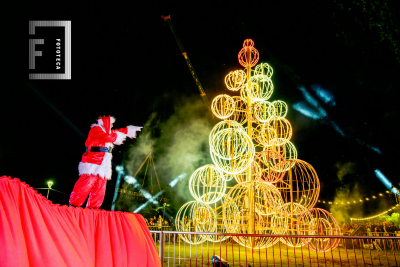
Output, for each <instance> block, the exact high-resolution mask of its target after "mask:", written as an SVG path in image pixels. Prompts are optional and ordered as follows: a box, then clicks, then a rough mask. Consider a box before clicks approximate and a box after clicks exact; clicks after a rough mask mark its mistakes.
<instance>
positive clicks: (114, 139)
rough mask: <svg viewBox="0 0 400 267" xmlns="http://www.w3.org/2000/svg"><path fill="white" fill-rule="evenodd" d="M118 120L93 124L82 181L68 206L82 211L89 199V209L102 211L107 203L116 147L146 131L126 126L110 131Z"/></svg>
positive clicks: (103, 118)
mask: <svg viewBox="0 0 400 267" xmlns="http://www.w3.org/2000/svg"><path fill="white" fill-rule="evenodd" d="M114 122H115V118H114V117H111V116H106V117H99V119H98V121H97V124H92V125H91V126H90V127H91V129H90V131H89V136H88V138H87V140H86V143H85V146H86V152H85V153H83V156H82V161H81V162H80V163H79V167H78V168H79V179H78V181H77V182H76V183H75V186H74V190H73V191H72V193H71V196H70V198H69V204H70V205H72V206H75V207H80V206H82V205H83V203H84V202H85V200H86V198H87V196H88V195H89V198H88V200H87V203H86V208H99V207H100V206H101V204H102V203H103V200H104V194H105V192H106V184H107V180H111V173H112V169H111V159H112V154H111V152H112V149H113V147H114V145H121V144H122V142H123V141H125V138H126V137H130V138H135V137H136V132H137V131H140V130H141V129H142V128H143V127H137V126H131V125H130V126H127V127H125V128H122V129H116V130H111V128H112V127H113V123H114Z"/></svg>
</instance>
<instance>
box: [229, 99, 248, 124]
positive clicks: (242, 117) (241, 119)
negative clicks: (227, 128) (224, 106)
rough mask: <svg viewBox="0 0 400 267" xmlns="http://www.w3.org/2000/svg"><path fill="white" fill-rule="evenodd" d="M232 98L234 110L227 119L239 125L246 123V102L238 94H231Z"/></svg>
mask: <svg viewBox="0 0 400 267" xmlns="http://www.w3.org/2000/svg"><path fill="white" fill-rule="evenodd" d="M232 98H233V100H234V101H235V111H234V112H233V114H232V115H231V116H230V117H229V118H227V120H233V121H237V122H238V123H240V124H241V125H243V124H244V123H246V121H247V119H246V109H247V108H246V105H247V104H246V102H245V101H244V100H243V98H242V97H240V96H233V97H232Z"/></svg>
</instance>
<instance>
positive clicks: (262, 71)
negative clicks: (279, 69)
mask: <svg viewBox="0 0 400 267" xmlns="http://www.w3.org/2000/svg"><path fill="white" fill-rule="evenodd" d="M254 72H255V73H257V75H262V76H267V77H268V78H271V77H272V74H273V73H274V70H273V69H272V67H271V66H270V65H268V64H267V63H260V64H258V65H257V66H256V67H255V69H254Z"/></svg>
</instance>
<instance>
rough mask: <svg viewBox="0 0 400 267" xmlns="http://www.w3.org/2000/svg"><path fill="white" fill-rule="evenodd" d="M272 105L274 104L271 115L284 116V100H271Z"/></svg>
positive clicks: (285, 109)
mask: <svg viewBox="0 0 400 267" xmlns="http://www.w3.org/2000/svg"><path fill="white" fill-rule="evenodd" d="M272 105H273V106H274V113H273V116H276V117H286V114H287V111H288V106H287V104H286V103H285V102H283V101H281V100H275V101H274V102H272Z"/></svg>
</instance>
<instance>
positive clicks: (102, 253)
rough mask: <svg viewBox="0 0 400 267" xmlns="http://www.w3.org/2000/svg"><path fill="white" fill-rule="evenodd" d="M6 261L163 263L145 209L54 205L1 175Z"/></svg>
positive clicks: (1, 248) (0, 234)
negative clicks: (144, 213) (128, 211)
mask: <svg viewBox="0 0 400 267" xmlns="http://www.w3.org/2000/svg"><path fill="white" fill-rule="evenodd" d="M0 266H13V267H19V266H21V267H26V266H49V267H50V266H51V267H54V266H57V267H61V266H73V267H80V266H82V267H89V266H106V267H110V266H118V267H119V266H140V267H142V266H149V267H155V266H161V263H160V259H159V257H158V253H157V250H156V247H155V245H154V242H153V240H152V238H151V235H150V232H149V230H148V228H147V226H146V223H145V222H144V220H143V217H142V216H141V215H139V214H134V213H127V212H118V211H117V212H113V211H105V210H92V209H83V208H74V207H68V206H60V205H58V204H52V203H51V201H49V200H47V199H46V198H45V197H43V196H42V195H40V194H38V193H37V192H36V191H35V190H34V189H33V188H31V187H30V186H29V185H27V184H25V183H22V182H21V181H20V180H19V179H11V178H10V177H6V176H3V177H0Z"/></svg>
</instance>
